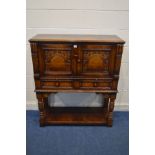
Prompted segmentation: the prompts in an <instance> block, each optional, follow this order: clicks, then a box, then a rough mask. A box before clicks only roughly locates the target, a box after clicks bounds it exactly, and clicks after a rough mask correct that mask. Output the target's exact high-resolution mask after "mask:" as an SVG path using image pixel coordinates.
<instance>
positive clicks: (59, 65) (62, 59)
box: [45, 50, 71, 71]
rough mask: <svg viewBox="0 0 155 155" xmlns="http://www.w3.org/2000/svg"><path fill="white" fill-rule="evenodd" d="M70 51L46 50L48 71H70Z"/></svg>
mask: <svg viewBox="0 0 155 155" xmlns="http://www.w3.org/2000/svg"><path fill="white" fill-rule="evenodd" d="M70 60H71V53H70V51H63V50H61V51H59V50H54V51H52V50H50V51H49V50H48V51H45V67H46V71H70V70H71V61H70Z"/></svg>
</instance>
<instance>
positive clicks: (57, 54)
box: [38, 43, 73, 76]
mask: <svg viewBox="0 0 155 155" xmlns="http://www.w3.org/2000/svg"><path fill="white" fill-rule="evenodd" d="M38 47H39V53H38V55H39V69H40V74H41V76H53V75H55V76H56V75H63V76H65V75H66V76H68V75H72V73H73V67H72V66H73V65H72V63H73V62H72V53H73V52H72V49H73V46H72V44H69V43H66V44H61V43H40V44H39V45H38Z"/></svg>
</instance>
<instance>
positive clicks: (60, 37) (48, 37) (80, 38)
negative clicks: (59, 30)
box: [29, 34, 125, 44]
mask: <svg viewBox="0 0 155 155" xmlns="http://www.w3.org/2000/svg"><path fill="white" fill-rule="evenodd" d="M29 41H30V42H49V41H53V42H104V43H121V44H124V43H125V41H124V40H122V39H121V38H119V37H118V36H116V35H77V34H76V35H73V34H70V35H68V34H37V35H36V36H34V37H32V38H31V39H30V40H29Z"/></svg>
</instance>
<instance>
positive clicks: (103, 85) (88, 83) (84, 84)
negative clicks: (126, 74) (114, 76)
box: [80, 80, 112, 90]
mask: <svg viewBox="0 0 155 155" xmlns="http://www.w3.org/2000/svg"><path fill="white" fill-rule="evenodd" d="M80 88H81V89H103V90H110V89H112V81H111V80H106V81H105V80H104V81H103V80H83V81H81V82H80Z"/></svg>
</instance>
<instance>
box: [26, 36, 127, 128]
mask: <svg viewBox="0 0 155 155" xmlns="http://www.w3.org/2000/svg"><path fill="white" fill-rule="evenodd" d="M29 42H30V45H31V53H32V61H33V70H34V80H35V92H36V95H37V99H38V106H39V111H40V126H45V125H52V124H53V125H54V124H56V125H58V124H80V125H104V124H106V125H108V126H112V120H113V116H112V115H113V109H114V102H115V99H116V94H117V85H118V80H119V71H120V65H121V57H122V52H123V45H124V43H125V41H124V40H122V39H120V38H119V37H118V36H115V35H55V34H38V35H36V36H34V37H33V38H31V39H30V40H29ZM58 92H64V93H71V92H77V93H78V92H83V93H84V92H95V93H100V94H102V95H103V96H104V100H103V106H102V107H50V106H49V105H48V96H49V95H50V94H51V93H58Z"/></svg>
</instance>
